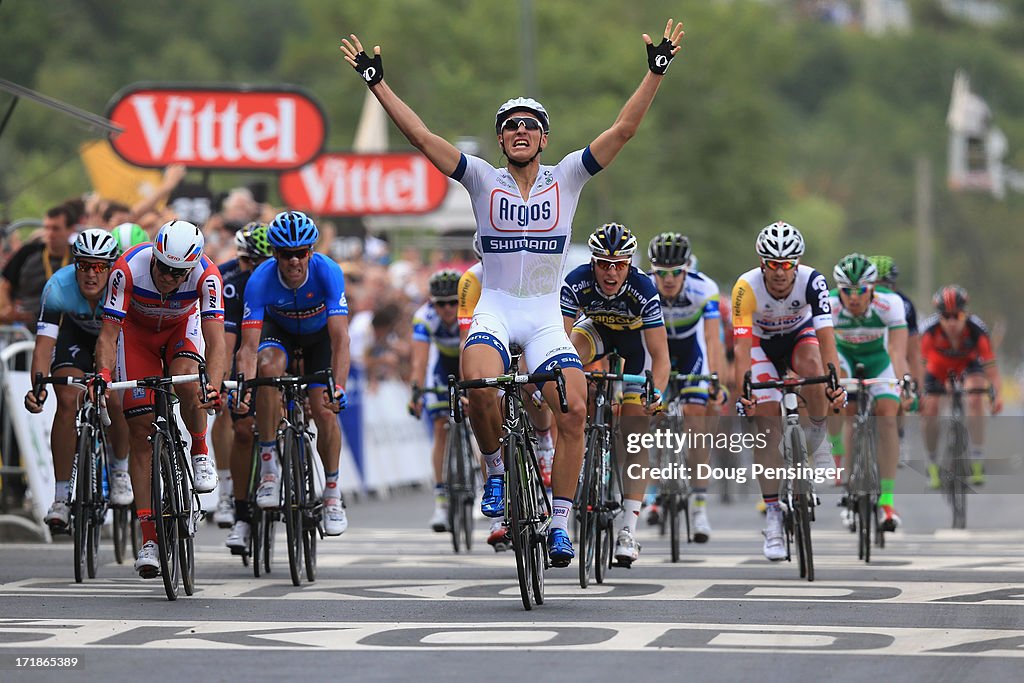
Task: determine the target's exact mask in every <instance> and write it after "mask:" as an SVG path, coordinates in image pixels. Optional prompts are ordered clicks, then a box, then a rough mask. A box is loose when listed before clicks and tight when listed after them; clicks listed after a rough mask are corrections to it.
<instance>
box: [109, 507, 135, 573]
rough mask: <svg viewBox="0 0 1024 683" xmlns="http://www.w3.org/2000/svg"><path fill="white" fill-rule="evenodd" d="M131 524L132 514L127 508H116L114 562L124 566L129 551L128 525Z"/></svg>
mask: <svg viewBox="0 0 1024 683" xmlns="http://www.w3.org/2000/svg"><path fill="white" fill-rule="evenodd" d="M129 524H131V514H130V511H129V510H128V508H127V507H117V508H114V528H113V536H114V561H115V562H117V563H118V564H124V558H125V552H126V551H127V550H128V535H129V533H131V532H130V530H129V527H128V525H129Z"/></svg>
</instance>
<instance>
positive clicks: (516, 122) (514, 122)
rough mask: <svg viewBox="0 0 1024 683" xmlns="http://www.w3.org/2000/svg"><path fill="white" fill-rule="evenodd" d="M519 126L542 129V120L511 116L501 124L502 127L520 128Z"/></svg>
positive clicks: (505, 128) (503, 128) (504, 128)
mask: <svg viewBox="0 0 1024 683" xmlns="http://www.w3.org/2000/svg"><path fill="white" fill-rule="evenodd" d="M519 126H525V127H526V130H540V121H538V120H537V119H533V118H529V117H526V116H510V117H509V118H507V119H505V122H504V123H502V124H501V129H502V130H519Z"/></svg>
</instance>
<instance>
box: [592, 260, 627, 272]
mask: <svg viewBox="0 0 1024 683" xmlns="http://www.w3.org/2000/svg"><path fill="white" fill-rule="evenodd" d="M594 265H595V266H597V267H598V268H600V269H601V270H626V269H628V268H629V261H628V260H626V261H611V260H609V259H606V258H595V259H594Z"/></svg>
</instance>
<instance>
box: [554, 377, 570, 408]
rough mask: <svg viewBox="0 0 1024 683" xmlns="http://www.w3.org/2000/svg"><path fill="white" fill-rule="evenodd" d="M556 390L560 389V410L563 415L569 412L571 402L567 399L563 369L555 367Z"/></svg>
mask: <svg viewBox="0 0 1024 683" xmlns="http://www.w3.org/2000/svg"><path fill="white" fill-rule="evenodd" d="M555 388H556V389H558V408H559V409H560V410H561V411H562V412H563V413H568V412H569V402H568V401H567V400H566V398H565V376H564V375H562V368H560V367H558V366H557V365H556V366H555Z"/></svg>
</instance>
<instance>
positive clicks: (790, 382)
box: [743, 363, 839, 413]
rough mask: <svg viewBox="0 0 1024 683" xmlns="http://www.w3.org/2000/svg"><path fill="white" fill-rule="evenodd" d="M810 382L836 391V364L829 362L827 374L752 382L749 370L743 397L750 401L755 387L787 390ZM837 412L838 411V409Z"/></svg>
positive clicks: (745, 377)
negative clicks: (825, 385)
mask: <svg viewBox="0 0 1024 683" xmlns="http://www.w3.org/2000/svg"><path fill="white" fill-rule="evenodd" d="M809 384H827V385H828V389H829V391H833V392H834V391H836V390H837V389H838V388H839V376H838V374H837V373H836V366H835V365H833V364H832V363H829V364H828V374H827V375H818V376H817V377H793V378H788V379H770V380H766V381H764V382H752V381H751V371H750V370H747V372H746V374H744V375H743V398H745V399H746V400H748V401H749V400H751V395H752V392H753V390H755V389H782V390H783V391H784V392H785V391H789V390H792V389H796V388H797V387H802V386H807V385H809ZM835 412H837V413H838V412H839V411H838V409H837V410H836V411H835Z"/></svg>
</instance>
